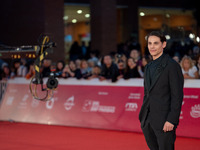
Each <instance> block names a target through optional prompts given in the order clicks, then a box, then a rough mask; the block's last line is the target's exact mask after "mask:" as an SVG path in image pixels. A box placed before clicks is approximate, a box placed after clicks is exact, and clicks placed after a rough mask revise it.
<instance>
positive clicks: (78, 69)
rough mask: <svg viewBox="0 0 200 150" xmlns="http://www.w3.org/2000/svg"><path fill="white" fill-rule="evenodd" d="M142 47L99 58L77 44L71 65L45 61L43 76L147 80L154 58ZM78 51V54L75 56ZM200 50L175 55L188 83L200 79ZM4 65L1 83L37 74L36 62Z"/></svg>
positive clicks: (129, 47) (125, 47)
mask: <svg viewBox="0 0 200 150" xmlns="http://www.w3.org/2000/svg"><path fill="white" fill-rule="evenodd" d="M139 49H140V47H139V46H138V45H137V44H135V43H134V42H132V43H131V44H130V43H129V45H128V44H126V45H125V44H124V45H119V47H118V50H117V52H113V53H111V54H108V55H105V56H102V57H99V56H98V51H87V47H85V46H84V47H81V46H78V43H77V42H76V43H75V44H74V45H72V48H71V50H70V61H69V62H68V63H65V61H64V60H60V61H58V62H56V63H54V62H52V61H51V60H50V59H44V60H43V62H42V67H41V70H40V71H41V76H42V77H48V76H49V74H50V72H54V73H55V75H56V77H58V78H65V79H67V78H76V79H87V80H90V79H92V78H98V79H99V80H100V81H103V80H107V79H110V80H111V81H112V82H116V81H117V80H119V79H121V78H124V79H130V78H143V76H144V67H145V65H146V64H148V63H149V62H150V61H152V58H151V56H150V55H149V54H145V55H142V54H141V51H140V50H139ZM74 51H75V52H74ZM199 52H200V48H199V47H198V46H195V47H193V50H192V53H191V52H190V55H187V54H185V55H183V56H182V57H181V56H180V55H179V54H178V53H175V54H174V55H173V56H172V57H173V59H174V60H175V61H177V62H178V63H179V64H180V65H181V68H182V72H183V75H184V78H185V79H199V77H200V54H199ZM0 61H1V64H2V65H1V66H0V67H1V69H0V72H1V73H0V80H8V79H12V78H14V77H24V78H26V79H30V78H31V77H32V76H34V74H35V70H34V60H27V59H24V58H22V59H20V60H15V61H14V62H13V63H12V64H9V63H7V62H4V61H3V60H0Z"/></svg>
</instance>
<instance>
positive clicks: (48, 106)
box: [46, 98, 55, 109]
mask: <svg viewBox="0 0 200 150" xmlns="http://www.w3.org/2000/svg"><path fill="white" fill-rule="evenodd" d="M54 102H55V99H54V98H52V99H51V100H49V101H47V102H46V108H47V109H52V108H53V105H54Z"/></svg>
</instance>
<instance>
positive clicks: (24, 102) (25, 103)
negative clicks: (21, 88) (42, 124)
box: [18, 94, 29, 109]
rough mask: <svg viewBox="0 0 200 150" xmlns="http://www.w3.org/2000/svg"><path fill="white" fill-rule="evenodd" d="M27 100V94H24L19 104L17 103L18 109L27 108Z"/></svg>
mask: <svg viewBox="0 0 200 150" xmlns="http://www.w3.org/2000/svg"><path fill="white" fill-rule="evenodd" d="M28 98H29V95H28V94H25V95H24V97H23V98H22V100H21V102H20V103H19V106H18V108H19V109H25V108H27V100H28Z"/></svg>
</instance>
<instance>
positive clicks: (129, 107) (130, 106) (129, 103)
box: [125, 102, 138, 111]
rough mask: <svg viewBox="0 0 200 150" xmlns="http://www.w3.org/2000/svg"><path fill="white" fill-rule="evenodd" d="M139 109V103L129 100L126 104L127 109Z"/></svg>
mask: <svg viewBox="0 0 200 150" xmlns="http://www.w3.org/2000/svg"><path fill="white" fill-rule="evenodd" d="M137 109H138V104H137V103H132V102H128V103H126V104H125V111H137Z"/></svg>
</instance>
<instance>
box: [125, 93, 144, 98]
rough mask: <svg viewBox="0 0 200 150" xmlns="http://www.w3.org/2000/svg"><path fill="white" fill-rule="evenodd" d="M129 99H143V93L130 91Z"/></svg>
mask: <svg viewBox="0 0 200 150" xmlns="http://www.w3.org/2000/svg"><path fill="white" fill-rule="evenodd" d="M128 99H141V93H130V94H129V96H128Z"/></svg>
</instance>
